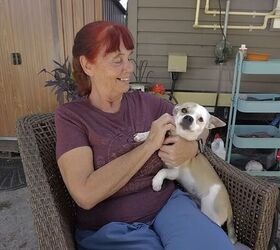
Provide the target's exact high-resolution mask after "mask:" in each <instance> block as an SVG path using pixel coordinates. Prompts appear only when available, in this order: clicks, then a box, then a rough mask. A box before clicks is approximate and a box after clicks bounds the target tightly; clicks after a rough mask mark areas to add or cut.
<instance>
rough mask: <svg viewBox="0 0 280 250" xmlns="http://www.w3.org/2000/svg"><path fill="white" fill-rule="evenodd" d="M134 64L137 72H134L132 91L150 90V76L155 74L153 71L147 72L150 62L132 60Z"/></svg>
mask: <svg viewBox="0 0 280 250" xmlns="http://www.w3.org/2000/svg"><path fill="white" fill-rule="evenodd" d="M132 62H133V63H134V65H135V71H134V72H133V76H134V81H132V82H131V83H130V84H131V88H132V89H141V90H143V91H144V89H148V85H150V84H151V82H150V81H149V77H150V75H151V74H152V73H153V71H152V70H149V71H148V70H147V67H148V61H147V60H140V61H139V62H137V61H135V60H134V59H132Z"/></svg>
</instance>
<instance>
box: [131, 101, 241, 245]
mask: <svg viewBox="0 0 280 250" xmlns="http://www.w3.org/2000/svg"><path fill="white" fill-rule="evenodd" d="M173 116H174V119H175V125H176V132H175V134H176V135H179V136H181V137H183V138H185V139H186V140H188V141H193V140H197V139H198V138H199V135H200V134H201V133H202V132H203V130H204V129H205V128H207V129H213V128H216V127H223V126H225V125H226V124H225V123H224V122H223V121H221V120H220V119H218V118H217V117H215V116H212V115H210V114H209V112H208V111H207V109H206V108H204V107H202V106H201V105H199V104H196V103H184V104H182V105H176V106H175V108H174V110H173ZM148 135H149V132H144V133H137V134H136V135H135V136H134V140H135V141H138V142H140V141H144V140H145V139H146V138H147V137H148ZM164 179H169V180H177V181H178V182H179V183H180V184H181V185H182V186H183V187H184V188H185V189H186V190H187V191H188V192H189V193H190V194H191V195H192V196H194V198H195V199H198V201H199V202H200V207H201V211H202V212H203V213H204V214H206V215H207V216H208V217H209V218H210V219H211V220H212V221H214V222H215V223H216V224H217V225H219V226H222V225H223V224H224V223H225V222H226V221H227V224H226V226H227V232H228V236H229V238H230V240H231V242H232V243H233V244H234V243H236V241H237V238H236V235H235V231H234V227H233V222H232V219H233V215H232V208H231V204H230V200H229V195H228V193H227V190H226V187H225V186H224V184H223V182H222V181H221V180H220V178H219V177H218V175H217V173H216V172H215V170H214V169H213V167H212V165H211V164H210V163H209V161H208V160H207V159H206V158H205V157H204V156H203V154H198V155H197V156H196V157H195V158H193V159H192V160H189V161H186V162H185V163H183V164H182V165H180V166H167V168H163V169H161V170H160V171H159V172H158V173H157V174H156V176H155V177H154V178H153V181H152V185H153V189H154V190H155V191H160V190H161V186H162V183H163V181H164Z"/></svg>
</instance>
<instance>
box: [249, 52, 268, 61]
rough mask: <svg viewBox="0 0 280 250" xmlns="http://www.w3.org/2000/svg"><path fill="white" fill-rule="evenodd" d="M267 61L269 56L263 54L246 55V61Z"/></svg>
mask: <svg viewBox="0 0 280 250" xmlns="http://www.w3.org/2000/svg"><path fill="white" fill-rule="evenodd" d="M268 59H269V54H265V53H247V57H246V60H247V61H267V60H268Z"/></svg>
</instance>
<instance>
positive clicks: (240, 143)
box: [233, 125, 280, 148]
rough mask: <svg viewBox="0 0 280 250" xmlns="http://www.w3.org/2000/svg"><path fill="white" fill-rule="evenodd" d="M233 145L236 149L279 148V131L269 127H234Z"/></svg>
mask: <svg viewBox="0 0 280 250" xmlns="http://www.w3.org/2000/svg"><path fill="white" fill-rule="evenodd" d="M262 134H263V135H264V136H262ZM266 135H267V136H266ZM233 145H234V146H236V147H238V148H280V130H279V129H278V128H277V127H274V126H271V125H235V133H234V136H233Z"/></svg>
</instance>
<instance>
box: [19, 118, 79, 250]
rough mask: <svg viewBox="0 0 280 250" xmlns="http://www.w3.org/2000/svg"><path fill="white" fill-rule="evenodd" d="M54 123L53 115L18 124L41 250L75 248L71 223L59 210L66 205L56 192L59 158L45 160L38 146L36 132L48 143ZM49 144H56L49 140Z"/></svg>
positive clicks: (29, 119)
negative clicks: (43, 135)
mask: <svg viewBox="0 0 280 250" xmlns="http://www.w3.org/2000/svg"><path fill="white" fill-rule="evenodd" d="M52 120H53V114H38V115H29V116H25V117H23V118H20V119H19V120H18V121H17V124H16V130H17V139H18V145H19V149H20V155H21V159H22V162H23V167H24V172H25V176H26V182H27V187H28V190H29V192H30V194H31V199H30V203H31V207H32V214H33V217H34V224H35V229H36V233H37V237H38V244H39V249H43V250H47V249H75V247H74V241H73V235H72V231H71V229H69V227H70V226H69V224H67V223H66V222H65V219H64V218H62V216H61V212H60V211H61V209H59V208H60V207H61V206H65V205H64V204H59V203H60V202H59V197H58V192H56V190H57V189H60V188H61V185H60V183H59V182H58V181H57V180H56V179H57V178H56V174H55V172H53V171H54V169H55V168H56V167H57V166H56V165H54V164H55V163H54V162H55V159H52V158H53V157H55V156H51V155H50V154H49V155H47V156H44V161H43V160H42V155H41V153H40V150H42V149H40V147H41V146H40V143H38V138H37V136H38V135H36V134H35V132H34V131H35V130H36V131H40V132H41V134H42V133H47V134H48V137H47V138H46V140H50V141H52V140H54V138H53V136H54V135H53V134H52V133H50V130H51V129H52V125H53V124H52ZM49 121H51V122H49ZM36 133H37V132H36ZM45 143H46V144H49V145H51V144H52V143H49V142H48V141H46V142H45ZM53 155H54V154H53ZM46 166H48V167H46ZM51 176H53V178H52V177H51ZM56 184H57V185H56ZM62 188H63V187H62Z"/></svg>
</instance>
